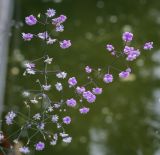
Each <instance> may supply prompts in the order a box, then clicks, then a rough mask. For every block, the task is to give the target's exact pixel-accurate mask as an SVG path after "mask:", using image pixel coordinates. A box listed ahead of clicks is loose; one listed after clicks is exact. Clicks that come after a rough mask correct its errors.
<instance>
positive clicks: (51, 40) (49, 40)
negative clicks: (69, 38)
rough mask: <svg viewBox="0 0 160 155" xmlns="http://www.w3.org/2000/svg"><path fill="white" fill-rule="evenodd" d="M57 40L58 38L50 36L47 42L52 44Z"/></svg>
mask: <svg viewBox="0 0 160 155" xmlns="http://www.w3.org/2000/svg"><path fill="white" fill-rule="evenodd" d="M56 41H57V39H52V38H50V37H49V38H48V40H47V44H48V45H52V44H53V43H55V42H56Z"/></svg>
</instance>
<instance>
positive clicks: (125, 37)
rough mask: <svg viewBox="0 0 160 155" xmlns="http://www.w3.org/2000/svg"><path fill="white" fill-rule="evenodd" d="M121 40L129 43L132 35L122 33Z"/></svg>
mask: <svg viewBox="0 0 160 155" xmlns="http://www.w3.org/2000/svg"><path fill="white" fill-rule="evenodd" d="M122 39H123V40H124V41H125V42H130V41H132V39H133V34H132V33H131V32H124V33H123V36H122Z"/></svg>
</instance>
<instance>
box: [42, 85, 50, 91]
mask: <svg viewBox="0 0 160 155" xmlns="http://www.w3.org/2000/svg"><path fill="white" fill-rule="evenodd" d="M42 88H43V89H44V90H45V91H48V90H50V89H51V85H42Z"/></svg>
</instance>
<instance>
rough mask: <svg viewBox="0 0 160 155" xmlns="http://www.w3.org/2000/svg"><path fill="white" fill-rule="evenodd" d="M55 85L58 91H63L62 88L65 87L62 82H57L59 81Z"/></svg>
mask: <svg viewBox="0 0 160 155" xmlns="http://www.w3.org/2000/svg"><path fill="white" fill-rule="evenodd" d="M55 87H56V89H57V90H58V91H62V89H63V86H62V84H61V83H60V82H57V83H56V84H55Z"/></svg>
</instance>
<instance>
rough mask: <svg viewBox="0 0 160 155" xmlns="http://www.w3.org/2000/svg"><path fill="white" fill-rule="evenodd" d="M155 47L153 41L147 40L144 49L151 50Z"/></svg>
mask: <svg viewBox="0 0 160 155" xmlns="http://www.w3.org/2000/svg"><path fill="white" fill-rule="evenodd" d="M152 48H153V42H147V43H145V44H144V47H143V49H144V50H151V49H152Z"/></svg>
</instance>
